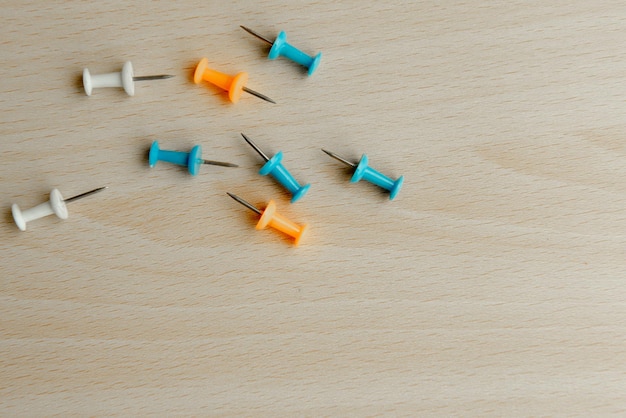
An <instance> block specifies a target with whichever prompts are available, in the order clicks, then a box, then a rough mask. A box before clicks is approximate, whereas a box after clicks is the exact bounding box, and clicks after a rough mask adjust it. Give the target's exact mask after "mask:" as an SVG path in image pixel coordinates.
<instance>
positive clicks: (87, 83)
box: [83, 61, 174, 96]
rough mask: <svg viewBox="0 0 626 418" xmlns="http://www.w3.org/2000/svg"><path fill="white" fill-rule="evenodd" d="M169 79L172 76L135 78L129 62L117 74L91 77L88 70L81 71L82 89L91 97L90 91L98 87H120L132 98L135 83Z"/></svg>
mask: <svg viewBox="0 0 626 418" xmlns="http://www.w3.org/2000/svg"><path fill="white" fill-rule="evenodd" d="M171 77H174V76H173V75H168V74H161V75H147V76H141V77H135V76H134V73H133V64H131V62H130V61H126V62H125V63H124V66H123V67H122V71H121V72H117V73H108V74H97V75H91V73H90V72H89V69H88V68H85V69H84V70H83V87H84V88H85V94H87V96H91V92H92V90H93V89H94V88H98V87H122V88H124V91H125V92H126V94H128V95H129V96H134V95H135V81H146V80H162V79H165V78H171Z"/></svg>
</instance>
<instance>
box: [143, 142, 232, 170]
mask: <svg viewBox="0 0 626 418" xmlns="http://www.w3.org/2000/svg"><path fill="white" fill-rule="evenodd" d="M158 161H165V162H167V163H171V164H176V165H182V166H186V167H187V170H189V174H191V175H192V176H195V175H196V174H198V172H199V170H200V166H201V165H202V164H211V165H219V166H222V167H237V165H236V164H232V163H224V162H221V161H212V160H203V159H202V147H201V146H200V145H196V146H194V147H193V148H192V149H191V151H190V152H182V151H170V150H162V149H160V148H159V142H158V141H154V142H153V143H152V146H151V147H150V154H149V155H148V164H149V165H150V167H154V166H155V165H156V163H157V162H158Z"/></svg>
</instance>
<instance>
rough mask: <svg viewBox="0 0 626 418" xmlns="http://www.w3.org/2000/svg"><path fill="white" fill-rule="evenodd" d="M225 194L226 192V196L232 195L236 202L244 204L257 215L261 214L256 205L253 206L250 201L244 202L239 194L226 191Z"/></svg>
mask: <svg viewBox="0 0 626 418" xmlns="http://www.w3.org/2000/svg"><path fill="white" fill-rule="evenodd" d="M226 194H228V196H230V197H232V198H233V199H235V200H236V201H237V202H239V203H241V204H242V205H244V206H245V207H247V208H248V209H250V210H251V211H252V212H254V213H256V214H257V215H259V216H261V215H262V214H263V212H261V211H260V210H259V209H258V208H257V207H256V206H253V205H252V204H251V203H249V202H246V201H245V200H243V199H242V198H240V197H239V196H237V195H234V194H232V193H228V192H226Z"/></svg>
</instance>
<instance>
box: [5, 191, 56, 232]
mask: <svg viewBox="0 0 626 418" xmlns="http://www.w3.org/2000/svg"><path fill="white" fill-rule="evenodd" d="M11 212H12V213H13V219H14V220H15V224H16V225H17V227H18V228H19V229H21V230H22V231H26V223H27V222H30V221H34V220H35V219H39V218H43V217H44V216H48V215H52V214H55V215H56V216H58V217H59V218H61V219H67V217H68V213H67V206H66V205H65V201H64V200H63V196H62V195H61V192H59V190H58V189H52V191H51V192H50V200H49V201H47V202H44V203H41V204H39V205H37V206H35V207H33V208H30V209H26V210H24V211H22V210H21V209H20V207H19V206H18V205H17V203H14V204H13V206H11Z"/></svg>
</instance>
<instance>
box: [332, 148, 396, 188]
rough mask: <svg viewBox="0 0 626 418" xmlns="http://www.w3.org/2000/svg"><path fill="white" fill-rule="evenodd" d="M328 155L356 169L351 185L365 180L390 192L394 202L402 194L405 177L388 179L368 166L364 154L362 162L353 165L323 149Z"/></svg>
mask: <svg viewBox="0 0 626 418" xmlns="http://www.w3.org/2000/svg"><path fill="white" fill-rule="evenodd" d="M322 151H324V152H325V153H326V154H328V155H329V156H331V157H333V158H334V159H336V160H338V161H341V162H342V163H344V164H346V165H348V166H350V167H352V168H354V174H353V175H352V178H351V179H350V182H351V183H356V182H357V181H359V180H361V179H365V180H367V181H369V182H370V183H373V184H375V185H377V186H379V187H382V188H383V189H386V190H389V199H390V200H393V199H394V198H395V197H396V196H397V195H398V192H400V189H401V188H402V183H403V182H404V176H400V177H398V179H396V180H393V179H392V178H391V177H388V176H386V175H384V174H383V173H381V172H380V171H377V170H374V169H373V168H372V167H369V166H368V158H367V155H365V154H363V155H362V156H361V160H360V161H359V162H358V163H353V162H351V161H348V160H346V159H345V158H343V157H340V156H339V155H337V154H335V153H334V152H330V151H326V150H325V149H322Z"/></svg>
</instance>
